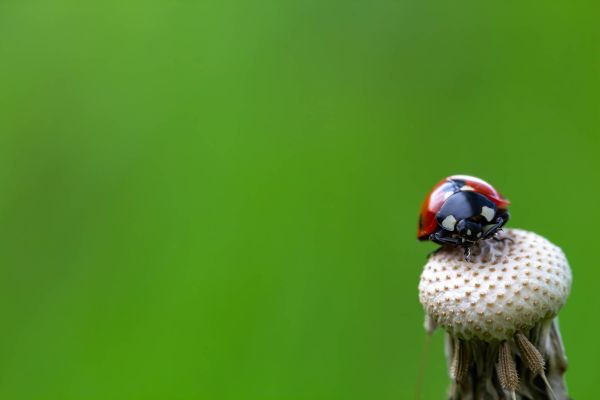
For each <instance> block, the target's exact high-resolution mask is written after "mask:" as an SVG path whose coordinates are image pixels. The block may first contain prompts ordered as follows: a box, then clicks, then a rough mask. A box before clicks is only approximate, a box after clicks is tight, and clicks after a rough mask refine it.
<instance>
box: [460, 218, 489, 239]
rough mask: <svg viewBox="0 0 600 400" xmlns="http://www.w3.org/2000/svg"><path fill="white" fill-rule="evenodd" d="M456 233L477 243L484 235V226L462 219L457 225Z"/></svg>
mask: <svg viewBox="0 0 600 400" xmlns="http://www.w3.org/2000/svg"><path fill="white" fill-rule="evenodd" d="M456 231H457V232H458V234H459V235H460V236H461V237H463V238H464V239H466V240H469V241H472V242H475V241H477V240H479V239H480V238H481V236H482V235H483V226H482V225H481V224H480V223H479V222H475V221H473V220H468V219H461V220H460V221H458V223H457V224H456Z"/></svg>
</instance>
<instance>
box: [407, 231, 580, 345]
mask: <svg viewBox="0 0 600 400" xmlns="http://www.w3.org/2000/svg"><path fill="white" fill-rule="evenodd" d="M570 289H571V269H570V268H569V264H568V262H567V260H566V258H565V255H564V253H563V252H562V250H561V249H560V248H559V247H557V246H555V245H554V244H552V243H550V242H549V241H548V240H547V239H545V238H543V237H541V236H539V235H537V234H535V233H532V232H527V231H524V230H520V229H507V230H506V231H505V234H504V236H503V237H502V238H501V240H493V239H490V240H485V241H481V242H480V243H479V246H475V247H474V248H473V252H472V255H471V260H470V261H466V260H465V257H464V253H463V250H462V249H460V248H442V249H441V250H440V251H438V252H437V253H435V254H434V255H432V256H431V257H429V260H428V261H427V264H426V265H425V268H424V270H423V273H422V274H421V281H420V283H419V300H420V301H421V304H422V305H423V307H424V308H425V311H426V313H427V314H428V315H429V317H430V318H431V319H432V320H433V321H434V322H435V323H436V324H437V325H440V326H442V327H443V328H444V329H446V330H447V331H448V332H449V333H451V334H452V335H454V336H455V337H458V338H463V339H470V338H478V339H481V340H484V341H492V340H500V341H502V340H507V339H511V338H512V337H513V336H514V334H515V333H516V332H518V331H527V330H528V329H531V328H532V327H534V326H535V325H536V324H537V323H539V322H540V321H542V320H545V319H550V318H553V317H554V316H556V315H557V314H558V311H559V310H560V308H561V307H562V306H563V305H564V303H565V301H566V299H567V297H568V295H569V292H570Z"/></svg>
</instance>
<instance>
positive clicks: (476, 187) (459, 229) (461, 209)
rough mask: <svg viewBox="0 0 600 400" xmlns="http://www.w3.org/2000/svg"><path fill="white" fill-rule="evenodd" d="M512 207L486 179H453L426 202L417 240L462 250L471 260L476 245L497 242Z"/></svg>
mask: <svg viewBox="0 0 600 400" xmlns="http://www.w3.org/2000/svg"><path fill="white" fill-rule="evenodd" d="M509 204H510V202H509V201H508V200H507V199H505V198H504V197H503V196H502V195H501V194H500V193H499V192H498V191H497V190H496V189H494V187H493V186H492V185H490V184H489V183H487V182H485V181H484V180H483V179H479V178H476V177H473V176H467V175H452V176H450V177H448V178H445V179H443V180H441V181H440V182H438V183H437V184H436V185H435V186H434V187H433V189H432V190H431V192H430V193H429V195H427V197H426V198H425V201H424V202H423V205H422V206H421V214H420V216H419V230H418V233H417V238H418V239H419V240H431V241H432V242H435V243H438V244H441V245H452V246H461V247H463V248H464V249H465V256H466V258H467V259H468V258H469V256H470V254H471V247H472V246H473V245H475V243H477V242H478V241H480V240H485V239H489V238H494V235H495V234H496V233H497V232H498V231H499V230H500V229H501V228H502V227H503V226H504V224H506V222H507V221H508V219H509V217H510V214H509V213H508V208H507V207H508V205H509Z"/></svg>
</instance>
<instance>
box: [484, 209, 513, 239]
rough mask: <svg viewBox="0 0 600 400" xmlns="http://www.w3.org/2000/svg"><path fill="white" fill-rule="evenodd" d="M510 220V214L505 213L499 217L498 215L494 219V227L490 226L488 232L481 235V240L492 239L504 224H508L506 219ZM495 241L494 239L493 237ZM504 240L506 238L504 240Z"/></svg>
mask: <svg viewBox="0 0 600 400" xmlns="http://www.w3.org/2000/svg"><path fill="white" fill-rule="evenodd" d="M509 218H510V214H509V213H508V212H507V211H506V212H504V213H502V214H501V215H499V216H498V217H497V218H496V224H495V225H494V226H492V227H491V228H490V229H488V231H487V232H486V233H485V234H484V235H483V237H482V239H484V240H485V239H489V238H491V237H494V235H495V234H496V233H498V231H499V230H500V229H502V227H503V226H504V224H506V223H507V222H508V219H509ZM494 239H495V237H494ZM505 239H506V238H505ZM498 240H504V239H498Z"/></svg>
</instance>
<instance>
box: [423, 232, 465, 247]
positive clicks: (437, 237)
mask: <svg viewBox="0 0 600 400" xmlns="http://www.w3.org/2000/svg"><path fill="white" fill-rule="evenodd" d="M429 240H431V241H432V242H434V243H437V244H441V245H445V244H449V245H452V246H462V245H463V244H464V243H463V240H462V239H460V238H454V237H450V236H443V235H442V234H441V233H440V232H439V231H438V232H435V233H432V234H431V235H429Z"/></svg>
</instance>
